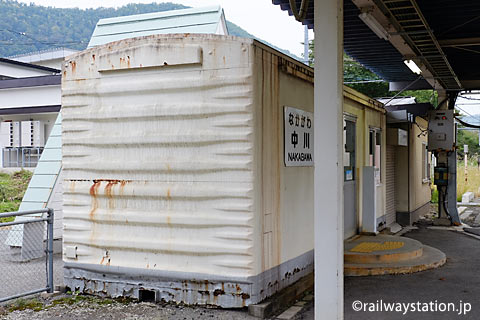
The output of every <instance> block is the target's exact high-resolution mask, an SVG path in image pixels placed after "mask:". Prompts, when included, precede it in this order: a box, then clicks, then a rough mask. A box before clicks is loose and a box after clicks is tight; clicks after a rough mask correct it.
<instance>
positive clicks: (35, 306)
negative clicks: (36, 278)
mask: <svg viewBox="0 0 480 320" xmlns="http://www.w3.org/2000/svg"><path fill="white" fill-rule="evenodd" d="M43 308H44V304H43V303H42V302H41V301H39V300H37V299H30V300H25V299H18V300H17V301H15V303H14V304H12V305H10V306H9V308H8V311H10V312H13V311H23V310H26V309H31V310H33V311H37V312H38V311H40V310H43Z"/></svg>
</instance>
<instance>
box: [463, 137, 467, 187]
mask: <svg viewBox="0 0 480 320" xmlns="http://www.w3.org/2000/svg"><path fill="white" fill-rule="evenodd" d="M463 153H464V154H463V158H464V160H465V182H467V181H468V177H467V176H468V158H467V157H468V144H464V145H463Z"/></svg>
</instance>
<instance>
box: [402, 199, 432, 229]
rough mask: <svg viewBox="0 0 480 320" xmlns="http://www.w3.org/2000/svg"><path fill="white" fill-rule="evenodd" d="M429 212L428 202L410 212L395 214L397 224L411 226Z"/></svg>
mask: <svg viewBox="0 0 480 320" xmlns="http://www.w3.org/2000/svg"><path fill="white" fill-rule="evenodd" d="M429 211H430V202H427V203H425V204H424V205H423V206H421V207H420V208H418V209H416V210H414V211H411V212H397V223H399V224H400V225H402V226H404V227H405V226H411V225H412V224H414V223H415V222H417V221H418V220H419V219H420V217H421V216H423V215H425V214H427V213H428V212H429Z"/></svg>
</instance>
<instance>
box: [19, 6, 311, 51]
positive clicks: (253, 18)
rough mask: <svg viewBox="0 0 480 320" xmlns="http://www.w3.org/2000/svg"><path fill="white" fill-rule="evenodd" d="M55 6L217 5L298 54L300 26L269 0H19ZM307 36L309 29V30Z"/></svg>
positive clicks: (243, 24)
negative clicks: (165, 3) (129, 4)
mask: <svg viewBox="0 0 480 320" xmlns="http://www.w3.org/2000/svg"><path fill="white" fill-rule="evenodd" d="M19 1H20V2H24V3H31V2H33V3H35V4H37V5H42V6H51V7H57V8H75V7H78V8H81V9H85V8H97V7H101V6H103V7H119V6H123V5H125V4H128V3H132V2H135V3H152V2H157V3H160V2H173V3H178V4H183V5H185V6H191V7H204V6H210V5H221V6H222V7H223V9H224V11H225V16H226V18H227V20H230V21H231V22H233V23H235V24H237V25H239V26H240V27H242V28H243V29H245V30H246V31H248V32H249V33H251V34H253V35H255V36H256V37H258V38H260V39H263V40H266V41H268V42H270V43H272V44H274V45H276V46H278V47H280V48H282V49H287V50H289V51H290V52H292V53H294V54H296V55H297V56H299V57H301V54H302V53H303V46H302V45H301V43H302V42H303V37H304V27H303V26H302V25H301V24H300V23H299V22H297V21H296V20H295V19H294V18H293V17H290V16H289V15H288V13H287V12H285V11H282V10H281V9H280V6H274V5H272V1H271V0H166V1H153V0H132V1H129V0H101V1H100V0H68V1H66V0H63V1H61V0H19ZM310 37H311V38H312V37H313V33H312V32H311V31H310Z"/></svg>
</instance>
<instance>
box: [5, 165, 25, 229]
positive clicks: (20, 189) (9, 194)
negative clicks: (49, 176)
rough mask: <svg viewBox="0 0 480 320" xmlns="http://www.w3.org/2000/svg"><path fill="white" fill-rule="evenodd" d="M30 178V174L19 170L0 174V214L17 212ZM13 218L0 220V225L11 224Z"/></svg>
mask: <svg viewBox="0 0 480 320" xmlns="http://www.w3.org/2000/svg"><path fill="white" fill-rule="evenodd" d="M31 178H32V172H30V171H28V170H21V171H17V172H14V173H12V174H8V173H0V212H12V211H17V210H18V208H19V207H20V203H21V202H22V198H23V196H24V194H25V191H26V190H27V187H28V183H29V182H30V179H31ZM13 220H15V218H14V217H8V218H0V223H2V222H11V221H13Z"/></svg>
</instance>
